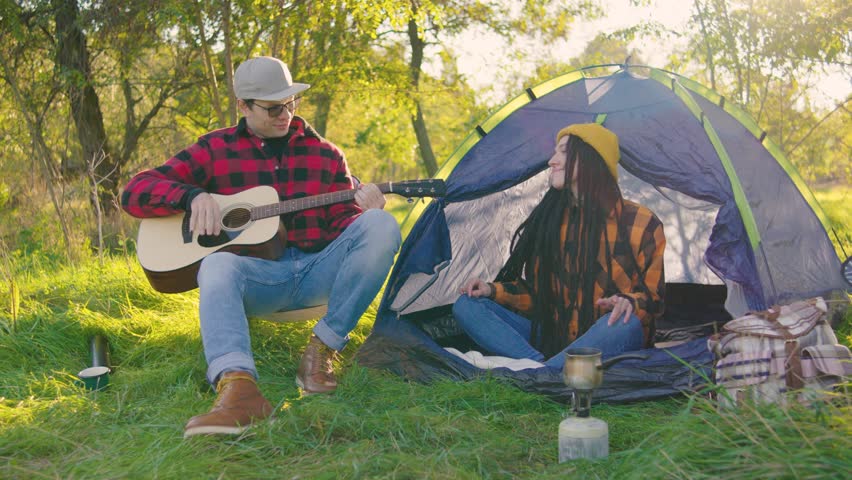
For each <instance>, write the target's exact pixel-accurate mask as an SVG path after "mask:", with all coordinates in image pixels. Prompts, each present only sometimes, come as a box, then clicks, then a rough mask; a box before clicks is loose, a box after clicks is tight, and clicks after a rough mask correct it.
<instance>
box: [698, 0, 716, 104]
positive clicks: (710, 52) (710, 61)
mask: <svg viewBox="0 0 852 480" xmlns="http://www.w3.org/2000/svg"><path fill="white" fill-rule="evenodd" d="M695 9H696V10H698V20H699V22H700V23H701V33H702V34H703V35H704V46H705V48H706V49H707V71H708V73H709V74H710V88H711V89H712V90H716V69H715V68H714V65H713V56H714V55H713V47H711V46H710V37H709V36H708V35H707V25H705V23H704V15H705V13H706V11H703V10H702V9H701V2H700V1H699V0H695Z"/></svg>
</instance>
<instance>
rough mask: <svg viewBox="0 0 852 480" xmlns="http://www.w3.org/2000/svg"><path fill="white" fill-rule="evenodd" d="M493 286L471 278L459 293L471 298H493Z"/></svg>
mask: <svg viewBox="0 0 852 480" xmlns="http://www.w3.org/2000/svg"><path fill="white" fill-rule="evenodd" d="M492 290H493V289H492V288H491V285H489V284H488V282H484V281H482V280H481V279H479V278H471V279H470V280H468V281H467V282H465V284H464V286H463V287H461V288H460V289H459V293H461V294H462V295H467V296H468V297H471V298H477V297H486V298H489V297H491V294H492V293H494V292H492Z"/></svg>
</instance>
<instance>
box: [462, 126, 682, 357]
mask: <svg viewBox="0 0 852 480" xmlns="http://www.w3.org/2000/svg"><path fill="white" fill-rule="evenodd" d="M618 160H619V148H618V137H616V135H615V134H614V133H612V132H610V131H609V130H607V129H606V128H604V127H603V126H601V125H598V124H595V123H590V124H575V125H570V126H568V127H566V128H563V129H562V130H561V131H560V132H559V133H558V134H557V137H556V147H555V149H554V153H553V156H552V157H551V158H550V160H549V161H548V165H549V166H550V187H551V188H550V189H549V190H548V192H547V193H546V194H545V196H544V198H543V199H542V201H541V203H539V204H538V206H536V208H535V209H534V210H533V212H532V213H531V214H530V217H529V218H528V219H527V220H526V221H525V222H524V223H522V224H521V226H520V227H519V228H518V230H517V231H516V232H515V235H514V236H513V239H512V245H511V248H510V254H509V259H508V261H507V262H506V265H505V266H504V267H503V269H502V270H501V271H500V273H499V274H498V275H497V279H496V280H495V282H494V283H488V282H484V281H483V280H481V279H478V278H472V279H470V280H468V281H467V282H466V283H465V284H464V285H463V286H462V287H461V288H460V293H462V296H461V297H459V299H458V300H457V301H456V303H455V304H454V305H453V314H454V316H455V318H456V321H457V322H458V323H459V325H460V326H461V327H462V328H463V329H464V330H465V331H466V332H467V334H468V335H469V336H470V337H471V338H472V339H473V340H474V341H475V342H476V343H477V344H479V345H480V346H482V347H484V348H485V349H486V350H488V351H489V352H491V353H494V354H497V355H501V356H506V357H511V358H529V359H532V360H536V361H539V362H545V364H546V365H548V366H550V367H554V368H559V369H561V368H562V367H563V366H564V362H565V354H564V351H565V349H566V347H568V346H570V347H572V348H577V347H593V348H598V349H600V350H601V351H602V353H603V356H605V357H608V356H613V355H617V354H619V353H622V352H625V351H630V350H637V349H640V348H642V347H643V346H646V347H649V346H651V344H652V340H653V332H654V320H655V319H656V318H658V317H659V316H660V315H661V314H662V313H663V296H664V289H665V275H664V273H663V252H664V250H665V246H666V239H665V236H664V234H663V225H662V223H661V222H660V220H659V219H657V217H656V216H655V215H654V214H653V213H652V212H651V211H650V210H648V209H647V208H645V207H643V206H641V205H638V204H636V203H633V202H630V201H627V200H624V198H622V196H621V191H620V190H619V188H618V169H617V163H618ZM606 312H609V313H606Z"/></svg>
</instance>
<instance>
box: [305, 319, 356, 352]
mask: <svg viewBox="0 0 852 480" xmlns="http://www.w3.org/2000/svg"><path fill="white" fill-rule="evenodd" d="M314 335H316V336H317V337H318V338H319V339H320V340H322V343H324V344H326V345H328V346H329V347H331V348H333V349H335V350H337V351H340V350H343V347H345V346H346V344H347V343H349V335H347V336H346V337H341V336H340V335H338V334H337V333H335V332H334V330H332V329H331V328H330V327H329V326H328V324H327V323H325V318H322V319H321V320H320V321H319V322H317V324H316V325H315V326H314Z"/></svg>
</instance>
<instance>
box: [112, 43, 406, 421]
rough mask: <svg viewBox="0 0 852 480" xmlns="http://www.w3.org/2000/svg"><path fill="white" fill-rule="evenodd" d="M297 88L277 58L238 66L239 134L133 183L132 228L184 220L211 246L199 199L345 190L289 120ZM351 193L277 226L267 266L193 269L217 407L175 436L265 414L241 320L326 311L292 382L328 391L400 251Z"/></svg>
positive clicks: (363, 198) (225, 260)
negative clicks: (339, 356)
mask: <svg viewBox="0 0 852 480" xmlns="http://www.w3.org/2000/svg"><path fill="white" fill-rule="evenodd" d="M308 88H309V85H306V84H302V83H293V81H292V77H291V75H290V71H289V70H288V69H287V66H286V65H285V64H284V63H283V62H282V61H281V60H278V59H276V58H272V57H257V58H252V59H250V60H248V61H246V62H244V63H242V64H241V65H240V66H239V67H238V68H237V70H236V72H235V73H234V92H235V94H236V96H237V98H238V100H237V106H238V108H239V110H240V113H241V114H242V118H241V119H240V121H239V123H238V124H237V125H236V126H233V127H230V128H225V129H221V130H216V131H213V132H210V133H208V134H206V135H204V136H202V137H200V138H199V139H198V141H197V142H196V143H195V144H193V145H191V146H189V147H188V148H186V149H185V150H183V151H181V152H180V153H178V154H177V155H175V156H173V157H172V158H171V159H169V160H168V161H167V162H166V163H165V164H164V165H162V166H160V167H157V168H154V169H151V170H147V171H143V172H140V173H139V174H137V175H136V176H135V177H133V178H132V179H131V180H130V182H129V183H128V184H127V186H126V187H125V190H124V193H123V194H122V198H121V200H122V206H123V208H124V209H125V210H126V211H127V212H128V213H130V214H131V215H133V216H136V217H153V216H162V215H173V214H176V213H181V212H182V211H187V210H188V211H190V212H191V215H190V220H189V222H190V228H191V230H192V231H193V232H194V233H196V234H199V235H217V234H219V232H220V230H221V225H220V222H219V216H220V209H219V205H218V204H217V203H216V201H215V200H214V198H213V197H212V196H211V195H210V193H218V194H226V195H227V194H234V193H237V192H240V191H243V190H246V189H248V188H252V187H256V186H259V185H271V186H273V187H275V189H277V190H278V193H279V197H280V198H281V199H282V200H286V199H290V198H298V197H304V196H310V195H317V194H322V193H327V192H334V191H339V190H346V189H353V188H356V187H354V184H353V180H352V177H351V176H350V173H349V169H348V167H347V165H346V161H345V159H344V156H343V153H342V152H341V151H340V149H339V148H337V147H336V146H335V145H334V144H332V143H331V142H329V141H327V140H325V139H324V138H322V137H320V136H319V135H318V134H317V133H316V132H315V131H314V130H313V128H311V127H310V125H308V123H307V122H306V121H305V120H304V119H302V118H300V117H298V116H295V111H296V107H297V106H298V104H299V96H298V95H299V94H300V93H302V92H303V91H305V90H306V89H308ZM357 189H358V190H357V192H356V193H355V199H354V202H353V201H350V202H345V203H337V204H333V205H330V206H327V207H323V208H314V209H310V210H304V211H301V212H296V213H293V214H289V215H284V216H282V219H281V220H282V223H283V225H284V226H285V227H286V232H287V234H286V237H287V247H288V248H286V249H285V251H284V254H283V255H282V256H281V258H279V259H277V260H263V259H258V258H252V257H242V256H237V255H234V254H231V253H226V252H217V253H213V254H211V255H209V256H207V257H206V258H204V260H203V261H202V262H201V266H200V269H199V272H198V285H199V289H200V300H199V317H200V321H201V336H202V341H203V344H204V354H205V357H206V359H207V364H208V368H207V379H208V380H209V381H210V383H211V384H212V385H214V386H216V389H217V392H218V397H217V399H216V401H215V403H214V405H213V408H212V409H211V410H210V412H208V413H206V414H203V415H198V416H195V417H193V418H192V419H190V420H189V422H188V423H187V425H186V427H185V430H184V436H185V437H190V436H193V435H197V434H239V433H241V432H243V431H244V430H246V429H247V428H248V427H249V426H250V425H251V424H252V423H253V422H255V421H258V420H261V419H264V418H266V417H267V416H269V415H270V414H271V412H272V406H271V405H270V403H269V402H268V401H267V400H266V399H265V398H264V397H263V395H262V394H261V392H260V391H259V389H258V387H257V383H256V380H257V370H256V368H255V364H254V360H253V356H252V352H251V345H250V337H249V327H248V321H247V316H251V315H262V314H265V313H271V312H275V311H280V310H291V309H297V308H303V307H307V306H312V305H318V304H322V303H325V302H327V303H328V312H327V313H326V315H325V316H324V317H323V318H322V319H321V320H320V321H319V322H318V323H317V325H316V326H315V327H314V329H313V334H312V335H311V338H310V341H309V343H308V346H307V348H306V349H305V352H304V354H303V355H302V358H301V361H300V363H299V369H298V373H297V375H296V382H297V384H298V385H299V386H300V387H301V388H302V391H303V392H304V393H305V394H313V393H329V392H333V391H334V390H335V389H336V387H337V380H336V378H335V376H334V370H333V365H332V360H333V358H334V355H335V353H336V352H337V351H339V350H341V349H342V348H343V347H344V346H345V345H346V343H347V341H348V339H349V337H348V334H349V332H350V331H351V330H352V329H354V328H355V326H356V324H357V322H358V319H359V318H360V317H361V315H362V314H363V313H364V311H365V310H366V309H367V307H368V306H369V304H370V302H371V301H372V300H373V298H375V296H376V294H377V293H378V291H379V289H380V288H381V286H382V283H383V282H384V280H385V277H386V276H387V273H388V271H389V270H390V267H391V265H392V263H393V258H394V255H395V254H396V251H397V250H398V248H399V244H400V241H401V240H400V233H399V227H398V225H397V223H396V220H395V219H394V218H393V217H392V216H391V215H390V214H389V213H387V212H385V211H384V210H383V208H384V205H385V198H384V196H383V195H382V193H381V192H380V191H379V189H378V187H376V186H375V185H373V184H364V185H359V186H358V187H357Z"/></svg>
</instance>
